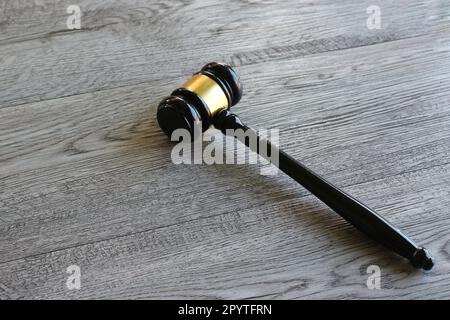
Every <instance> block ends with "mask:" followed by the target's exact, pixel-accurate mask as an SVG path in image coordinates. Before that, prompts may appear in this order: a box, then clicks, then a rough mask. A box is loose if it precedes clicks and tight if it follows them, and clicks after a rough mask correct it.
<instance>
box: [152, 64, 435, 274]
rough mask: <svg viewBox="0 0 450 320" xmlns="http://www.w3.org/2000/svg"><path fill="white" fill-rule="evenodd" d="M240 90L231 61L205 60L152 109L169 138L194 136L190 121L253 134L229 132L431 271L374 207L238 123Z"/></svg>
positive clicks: (424, 256)
mask: <svg viewBox="0 0 450 320" xmlns="http://www.w3.org/2000/svg"><path fill="white" fill-rule="evenodd" d="M242 92H243V88H242V84H241V82H240V79H239V77H238V75H237V73H236V72H235V71H234V70H233V69H232V68H231V67H230V66H228V65H226V64H224V63H218V62H212V63H208V64H207V65H205V66H204V67H203V68H202V69H201V70H200V71H199V72H197V73H195V74H194V75H193V76H192V78H191V79H190V80H188V81H187V82H185V83H184V84H183V85H182V86H181V87H180V88H178V89H176V90H175V91H173V92H172V94H171V95H170V96H169V97H167V98H165V99H163V100H162V101H161V102H160V104H159V105H158V109H157V120H158V124H159V126H160V127H161V129H162V131H163V132H164V133H165V134H166V135H167V136H169V138H170V137H171V136H172V133H173V132H174V131H175V130H177V129H184V130H187V131H188V132H189V133H190V134H191V137H192V139H194V136H195V134H194V133H195V132H194V131H195V126H196V125H198V124H199V123H201V130H202V132H204V131H206V130H207V129H208V128H210V127H211V126H214V127H215V128H217V129H219V130H220V131H222V133H224V134H228V135H230V134H229V132H234V131H236V130H242V131H244V132H246V133H248V134H250V136H253V137H256V139H257V140H258V143H257V144H256V146H255V145H254V144H250V143H249V139H247V138H245V137H244V138H243V136H242V135H234V137H235V138H237V139H238V140H239V141H241V142H242V143H243V144H245V145H246V146H247V147H249V148H250V150H252V151H254V152H256V153H258V154H260V155H261V156H263V157H264V158H266V159H268V156H267V154H266V153H264V152H261V148H260V147H259V146H260V145H261V144H260V143H265V144H266V147H267V148H270V149H271V150H276V152H278V153H279V154H278V159H279V160H278V163H277V164H276V166H277V167H278V168H279V169H280V170H281V171H283V172H284V173H286V174H287V175H288V176H290V177H291V178H292V179H294V180H295V181H297V182H298V183H299V184H300V185H302V186H303V187H304V188H306V189H307V190H308V191H310V192H311V193H312V194H314V195H315V196H316V197H317V198H318V199H320V200H321V201H322V202H323V203H325V204H326V205H327V206H328V207H330V208H331V209H333V210H334V211H335V212H336V213H338V214H339V215H340V216H341V217H342V218H344V219H345V220H346V221H347V222H349V223H350V224H352V225H353V226H354V227H356V228H357V229H358V230H360V231H361V232H363V233H364V234H366V235H367V236H369V237H370V238H372V239H373V240H375V241H378V242H379V243H380V244H382V245H383V246H384V247H386V248H388V249H390V250H392V251H394V252H396V253H397V254H399V255H400V256H403V257H405V258H407V259H408V260H409V261H410V262H411V264H412V265H413V266H414V267H415V268H423V269H424V270H430V269H431V268H432V267H433V264H434V263H433V259H432V258H431V256H430V254H429V252H428V251H427V250H426V249H425V248H423V247H421V246H418V245H416V244H415V243H414V242H413V241H412V240H410V239H409V238H408V237H407V236H406V235H404V234H403V233H402V232H401V231H400V230H399V229H397V228H395V227H394V226H393V225H392V224H390V223H389V222H388V221H387V220H386V219H384V218H383V217H381V216H380V215H379V214H377V213H376V212H375V211H374V210H372V209H370V208H369V207H367V206H365V205H364V204H362V203H361V202H359V201H358V200H356V199H355V198H353V197H352V196H350V195H349V194H347V193H345V192H344V191H342V190H340V189H339V188H337V187H335V186H333V185H332V184H331V183H329V182H328V181H326V180H325V179H323V178H322V177H320V176H319V175H318V174H316V173H314V172H313V171H312V170H310V169H309V168H307V167H306V166H305V165H303V164H301V163H300V162H299V161H297V160H295V159H294V158H292V157H291V156H289V155H288V154H286V153H285V152H283V151H282V150H280V149H279V148H278V147H276V146H274V145H273V144H271V142H270V141H268V140H266V139H265V138H263V137H260V136H259V135H258V133H257V132H256V131H254V130H253V129H251V128H249V127H248V126H246V125H245V124H243V123H242V121H241V120H240V119H239V117H238V116H237V115H235V114H233V113H231V112H230V109H231V107H232V106H234V105H235V104H237V103H238V102H239V100H240V99H241V97H242ZM266 150H267V149H266Z"/></svg>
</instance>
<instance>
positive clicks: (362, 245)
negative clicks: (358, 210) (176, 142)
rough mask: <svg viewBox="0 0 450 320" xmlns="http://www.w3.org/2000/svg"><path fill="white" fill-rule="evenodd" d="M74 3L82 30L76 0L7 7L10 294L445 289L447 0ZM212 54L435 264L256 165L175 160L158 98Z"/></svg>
mask: <svg viewBox="0 0 450 320" xmlns="http://www.w3.org/2000/svg"><path fill="white" fill-rule="evenodd" d="M75 2H76V3H75V4H77V5H78V6H79V7H80V9H81V20H80V21H81V29H79V30H78V29H68V26H67V20H68V19H70V18H71V17H70V16H71V11H69V13H67V11H66V10H67V8H68V6H69V5H71V4H74V1H72V0H63V1H56V0H39V1H38V0H34V1H25V0H24V1H2V2H0V75H1V76H0V298H2V299H18V298H44V299H57V298H67V299H91V298H96V299H98V298H113V299H115V298H127V299H129V298H132V299H134V298H137V299H142V298H177V299H178V298H192V299H202V298H211V299H215V298H243V299H246V298H267V299H273V298H275V299H303V298H314V299H322V298H339V299H348V298H386V299H406V298H407V299H410V298H425V299H430V298H433V299H436V298H446V299H448V298H450V275H449V266H450V228H449V222H450V209H449V207H450V172H449V171H450V157H449V156H450V95H449V92H450V3H449V2H448V1H444V0H425V1H423V0H420V1H419V0H414V1H411V0H396V1H388V0H379V1H376V3H375V2H374V1H357V0H342V1H331V0H319V1H304V0H289V1H258V0H252V1H250V0H248V1H241V0H235V1H228V2H223V1H217V0H207V1H200V0H187V1H161V2H154V1H147V0H133V1H131V0H130V1H124V0H122V1H119V0H114V1H106V0H99V1H88V0H78V1H75ZM371 5H377V6H378V8H379V9H380V17H381V25H380V27H381V28H380V29H378V28H376V26H375V28H374V24H373V22H374V21H376V19H375V20H372V19H371V17H372V16H373V15H374V14H376V8H375V9H374V10H375V11H371V10H372V9H373V7H371ZM368 8H369V10H368ZM216 60H219V61H224V62H226V63H230V64H232V65H233V66H234V67H235V68H236V70H237V71H238V72H239V74H240V75H241V80H242V82H243V83H244V86H245V89H244V96H243V98H242V100H241V102H240V103H239V104H238V105H237V106H236V107H235V108H234V110H235V111H236V112H237V113H238V114H240V115H241V118H242V119H243V120H244V121H246V122H247V123H248V124H249V125H251V126H254V127H257V128H265V129H279V130H280V144H281V146H282V147H283V148H284V149H285V150H286V151H287V152H288V153H289V154H291V155H292V156H294V157H296V158H297V159H299V160H300V161H302V162H303V163H305V164H306V165H308V166H309V167H311V168H312V169H313V170H315V171H317V172H318V173H320V174H321V175H323V176H324V177H326V178H327V179H328V180H330V181H331V182H333V183H334V184H335V185H337V186H339V187H342V188H343V189H344V190H346V191H348V192H349V193H350V194H353V195H354V196H355V197H357V198H358V199H360V200H361V201H362V202H364V203H366V204H368V205H369V206H370V207H372V208H373V209H375V210H377V211H378V212H379V213H380V214H382V215H383V216H384V217H386V218H387V219H388V220H389V221H391V222H392V223H394V224H395V225H396V226H398V227H399V228H400V229H401V230H402V231H404V232H405V233H406V234H407V235H409V236H410V237H411V238H413V239H414V240H417V242H418V243H420V244H424V245H425V246H426V247H427V248H428V249H429V250H430V251H431V252H432V253H433V255H434V258H435V260H436V265H435V268H434V269H433V270H431V271H430V272H423V271H416V270H414V269H413V268H412V267H410V265H409V264H408V263H407V262H406V261H405V260H404V259H402V258H399V257H398V256H396V255H394V254H392V253H389V252H387V251H386V250H385V249H384V248H382V247H381V246H379V245H377V244H375V243H374V242H373V241H371V240H369V239H367V238H366V237H365V236H363V235H362V234H360V233H359V232H358V231H357V230H355V229H354V228H352V227H351V226H350V225H349V224H347V223H346V222H345V221H344V220H342V219H341V218H340V217H339V216H338V215H336V214H335V213H334V212H332V211H331V210H330V209H328V208H327V207H326V206H324V205H323V204H322V203H320V202H319V201H318V200H317V199H316V198H315V197H313V196H311V195H310V194H309V193H308V192H307V191H306V190H304V189H302V188H301V187H299V186H298V185H297V184H296V183H295V182H293V181H292V180H291V179H290V178H289V177H287V176H285V175H283V174H279V175H277V176H263V175H261V174H260V170H259V167H260V166H259V165H258V164H241V165H232V164H229V165H206V164H202V165H187V164H181V165H175V164H173V163H172V161H171V159H170V154H171V150H172V147H173V144H171V143H168V139H167V138H166V137H165V136H164V135H163V133H162V132H161V131H160V129H159V127H158V125H157V122H156V120H155V113H156V107H157V104H158V102H159V100H160V99H161V98H162V97H164V96H165V95H167V94H169V93H170V92H171V91H172V90H173V89H175V88H176V87H177V86H178V85H180V84H181V83H183V82H184V81H185V80H186V79H188V78H189V77H190V75H191V74H192V73H193V72H195V71H197V70H198V69H199V68H201V67H202V66H203V65H204V64H205V63H207V62H210V61H216ZM372 265H376V266H378V267H379V268H380V271H381V279H380V280H381V281H380V289H376V288H375V289H372V290H371V289H369V287H370V286H369V287H368V286H367V282H368V281H369V282H370V281H371V279H372V278H370V277H371V276H373V275H372V274H371V273H370V272H369V273H368V267H369V266H372ZM70 266H72V267H70ZM73 266H75V268H78V271H80V277H79V279H80V288H79V289H76V288H75V289H74V288H73V287H70V285H69V287H68V286H67V281H68V279H69V278H70V277H72V276H74V274H72V275H70V274H69V273H67V271H68V270H67V268H69V272H71V271H73V270H74V269H73ZM370 270H371V269H370V268H369V271H370ZM372 280H373V279H372ZM71 283H72V282H71ZM72 284H73V283H72Z"/></svg>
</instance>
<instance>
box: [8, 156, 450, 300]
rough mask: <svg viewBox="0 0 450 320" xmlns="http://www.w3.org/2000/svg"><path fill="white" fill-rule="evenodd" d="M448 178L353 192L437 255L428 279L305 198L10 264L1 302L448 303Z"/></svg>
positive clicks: (437, 171)
mask: <svg viewBox="0 0 450 320" xmlns="http://www.w3.org/2000/svg"><path fill="white" fill-rule="evenodd" d="M449 170H450V165H445V166H441V167H434V168H431V169H425V170H420V171H418V172H411V173H406V174H402V175H399V176H393V177H387V178H385V179H382V180H378V181H374V182H368V183H363V184H360V185H357V186H353V187H350V188H348V191H350V192H351V193H354V194H356V195H359V196H361V195H364V196H365V197H367V198H368V200H370V201H371V202H372V203H376V204H377V205H376V206H375V209H378V210H380V211H381V212H382V213H383V214H385V215H387V216H389V218H390V220H391V221H392V222H394V223H395V224H396V225H398V226H399V227H401V228H402V229H403V230H404V231H405V232H407V233H408V234H409V235H411V237H412V238H415V239H419V240H420V242H421V243H423V244H425V245H427V247H429V249H430V250H431V251H432V252H433V254H434V255H435V258H436V260H437V264H436V268H435V269H433V270H432V271H431V272H428V273H424V272H422V271H414V270H413V268H412V267H411V266H409V265H408V264H406V262H405V263H402V261H399V260H401V259H400V258H399V257H398V256H395V255H394V254H390V253H387V252H386V250H385V249H383V248H381V247H379V246H378V245H375V244H374V243H373V242H371V241H369V240H367V239H366V238H365V237H364V236H362V235H361V234H359V233H358V232H357V231H356V230H355V229H353V228H351V227H349V226H348V225H347V224H346V223H345V222H344V221H343V220H342V219H340V218H339V217H338V216H337V215H335V214H333V213H331V212H330V210H329V209H327V208H325V207H324V206H323V205H321V204H320V203H318V201H317V200H316V199H315V198H313V197H312V196H306V197H297V198H295V199H288V200H282V201H277V202H269V201H267V203H266V204H265V205H260V206H258V207H254V208H248V209H244V210H238V211H236V210H234V209H233V208H232V207H230V211H229V212H227V213H224V214H220V215H216V214H211V215H210V216H204V217H202V218H198V219H193V220H191V221H187V222H175V223H173V224H171V225H167V226H164V227H161V228H158V229H153V230H146V231H143V232H139V233H133V234H130V235H124V236H117V237H115V238H112V239H108V240H104V241H100V242H95V243H91V244H86V245H82V246H76V247H72V248H67V249H63V250H57V251H53V252H50V253H45V254H37V255H34V256H31V257H28V258H25V259H18V260H14V261H12V262H7V263H2V264H0V279H2V280H1V287H2V290H1V291H0V297H1V298H319V297H320V298H350V297H359V298H386V297H388V298H390V299H398V298H426V297H433V298H444V299H448V298H449V296H450V292H449V285H450V279H449V277H448V268H449V266H450V252H449V249H450V247H449V237H448V236H449V229H448V223H449V217H448V214H447V208H448V206H449V205H450V202H449V201H450V200H449V199H450V197H449V196H450V194H449V193H450V188H449V186H450V178H449V177H450V175H449ZM443 177H444V178H443ZM405 185H407V186H408V188H405ZM272 191H273V192H275V190H274V189H272ZM278 192H280V193H281V192H283V191H281V190H280V191H278ZM154 213H155V211H153V212H152V213H151V214H154ZM180 214H182V213H180ZM419 219H420V221H419ZM72 264H76V265H78V266H79V267H80V268H81V275H82V280H81V281H82V282H81V289H80V290H73V291H71V290H67V288H66V287H65V283H66V279H67V274H66V273H65V272H66V268H67V267H68V266H69V265H72ZM374 264H376V265H378V266H380V268H381V271H382V280H381V283H382V289H381V290H369V289H368V288H367V286H366V281H367V278H368V275H367V273H366V268H367V266H368V265H374ZM312 265H314V267H313V268H312V267H311V266H312ZM411 288H414V290H411Z"/></svg>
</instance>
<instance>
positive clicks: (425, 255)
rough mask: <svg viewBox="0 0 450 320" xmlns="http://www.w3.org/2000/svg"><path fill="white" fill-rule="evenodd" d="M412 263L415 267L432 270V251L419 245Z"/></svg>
mask: <svg viewBox="0 0 450 320" xmlns="http://www.w3.org/2000/svg"><path fill="white" fill-rule="evenodd" d="M411 263H412V265H413V266H414V267H416V268H418V269H420V268H422V269H424V270H431V268H433V266H434V262H433V258H431V255H430V253H429V252H428V251H427V250H426V249H425V248H422V247H419V248H418V249H417V250H416V252H414V254H413V256H412V258H411Z"/></svg>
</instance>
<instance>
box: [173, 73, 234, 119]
mask: <svg viewBox="0 0 450 320" xmlns="http://www.w3.org/2000/svg"><path fill="white" fill-rule="evenodd" d="M181 87H182V88H184V89H186V90H189V91H191V92H194V93H195V94H197V95H198V96H199V97H200V98H202V99H203V101H204V102H205V103H206V105H207V106H208V109H209V111H210V112H211V115H212V116H214V115H215V114H216V113H217V112H219V111H221V110H224V109H227V108H228V99H227V96H226V95H225V93H224V92H223V90H222V88H221V87H220V86H219V85H218V84H217V83H216V82H215V81H214V80H213V79H211V78H210V77H208V76H205V75H203V74H196V75H194V76H193V77H192V78H191V79H189V80H188V81H186V82H185V83H184V84H183V85H182V86H181Z"/></svg>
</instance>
